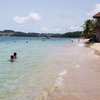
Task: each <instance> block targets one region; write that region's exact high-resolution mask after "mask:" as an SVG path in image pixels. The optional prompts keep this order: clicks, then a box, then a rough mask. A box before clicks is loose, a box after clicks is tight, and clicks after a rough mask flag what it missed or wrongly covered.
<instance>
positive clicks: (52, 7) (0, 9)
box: [0, 0, 100, 33]
mask: <svg viewBox="0 0 100 100" xmlns="http://www.w3.org/2000/svg"><path fill="white" fill-rule="evenodd" d="M97 12H100V0H0V30H5V29H7V30H14V31H22V32H39V33H44V32H46V33H65V32H73V31H81V30H82V26H83V24H84V22H85V21H86V20H88V19H92V16H93V15H94V14H96V13H97Z"/></svg>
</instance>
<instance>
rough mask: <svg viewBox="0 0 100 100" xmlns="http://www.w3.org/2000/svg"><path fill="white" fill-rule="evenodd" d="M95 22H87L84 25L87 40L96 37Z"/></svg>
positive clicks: (84, 34)
mask: <svg viewBox="0 0 100 100" xmlns="http://www.w3.org/2000/svg"><path fill="white" fill-rule="evenodd" d="M95 26H96V24H95V21H94V20H86V21H85V23H84V25H83V36H84V37H85V38H91V37H93V36H94V35H95Z"/></svg>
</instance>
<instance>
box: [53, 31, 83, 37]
mask: <svg viewBox="0 0 100 100" xmlns="http://www.w3.org/2000/svg"><path fill="white" fill-rule="evenodd" d="M52 37H64V38H80V37H82V31H76V32H67V33H64V34H52Z"/></svg>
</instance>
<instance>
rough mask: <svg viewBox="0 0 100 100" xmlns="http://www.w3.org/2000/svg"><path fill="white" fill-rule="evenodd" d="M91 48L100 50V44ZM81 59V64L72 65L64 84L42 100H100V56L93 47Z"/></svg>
mask: <svg viewBox="0 0 100 100" xmlns="http://www.w3.org/2000/svg"><path fill="white" fill-rule="evenodd" d="M91 48H93V49H94V51H95V50H98V51H100V44H99V43H96V44H93V45H92V46H91ZM88 49H89V48H88ZM82 57H83V58H82ZM81 59H83V60H82V61H79V66H76V67H75V66H74V67H72V68H71V69H70V71H69V72H68V74H67V75H65V76H64V84H63V85H62V86H61V87H55V89H54V91H52V92H48V95H47V97H46V98H45V99H44V98H43V99H42V100H100V57H99V56H97V55H95V54H94V52H93V51H92V49H91V52H88V53H85V54H83V55H82V56H81ZM78 60H80V59H78ZM78 60H76V61H78Z"/></svg>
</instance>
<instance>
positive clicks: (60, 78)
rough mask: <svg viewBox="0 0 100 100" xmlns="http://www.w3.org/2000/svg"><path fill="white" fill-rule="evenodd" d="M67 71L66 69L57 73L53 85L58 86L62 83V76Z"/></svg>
mask: <svg viewBox="0 0 100 100" xmlns="http://www.w3.org/2000/svg"><path fill="white" fill-rule="evenodd" d="M66 73H67V71H66V70H64V71H62V72H61V73H59V76H58V78H57V79H56V81H55V87H60V86H62V85H63V81H64V78H63V76H64V75H65V74H66Z"/></svg>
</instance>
